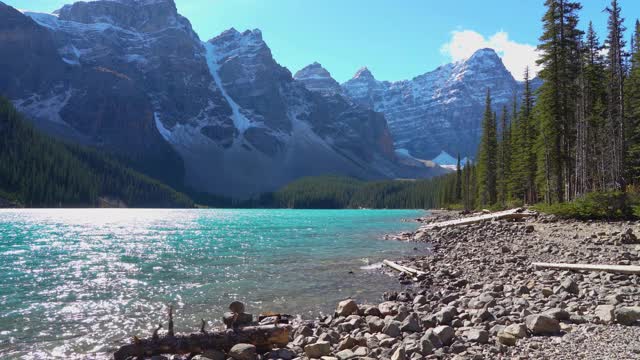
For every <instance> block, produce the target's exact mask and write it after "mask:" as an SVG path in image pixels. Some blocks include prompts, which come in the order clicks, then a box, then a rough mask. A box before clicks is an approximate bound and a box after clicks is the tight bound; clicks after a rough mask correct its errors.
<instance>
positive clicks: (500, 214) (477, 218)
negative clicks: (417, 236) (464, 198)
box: [420, 209, 535, 230]
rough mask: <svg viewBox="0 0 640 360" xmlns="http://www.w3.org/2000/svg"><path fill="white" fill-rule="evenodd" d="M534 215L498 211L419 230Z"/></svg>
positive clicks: (519, 211) (430, 225)
mask: <svg viewBox="0 0 640 360" xmlns="http://www.w3.org/2000/svg"><path fill="white" fill-rule="evenodd" d="M534 215H535V214H534V213H530V212H524V211H522V209H511V210H506V211H499V212H495V213H491V214H486V215H479V216H471V217H466V218H462V219H456V220H449V221H442V222H437V223H431V224H426V225H424V226H422V227H421V228H420V229H421V230H427V229H433V228H442V227H451V226H462V225H471V224H476V223H479V222H483V221H492V220H514V219H523V218H526V217H529V216H534Z"/></svg>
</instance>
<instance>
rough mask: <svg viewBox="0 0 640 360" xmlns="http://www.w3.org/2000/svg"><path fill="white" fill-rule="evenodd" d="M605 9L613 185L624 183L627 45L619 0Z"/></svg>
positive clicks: (608, 120)
mask: <svg viewBox="0 0 640 360" xmlns="http://www.w3.org/2000/svg"><path fill="white" fill-rule="evenodd" d="M605 11H606V12H607V13H608V14H609V20H608V22H607V29H608V30H609V34H608V36H607V39H606V41H605V47H606V49H607V57H606V60H607V73H608V74H607V75H608V79H607V80H608V84H607V92H608V96H607V99H608V102H607V130H608V132H607V134H608V135H609V141H610V144H611V151H610V152H611V154H610V155H611V162H610V163H611V166H610V167H609V175H610V178H609V180H610V182H611V184H610V186H611V187H614V188H618V189H619V188H623V187H624V171H623V170H624V158H625V153H626V142H625V120H624V119H625V116H624V76H625V70H624V56H625V55H624V47H625V41H624V39H623V36H624V31H625V30H626V29H625V27H624V25H623V22H624V19H623V18H622V16H621V14H620V12H621V9H620V6H619V5H618V1H617V0H612V1H611V6H610V7H607V8H606V9H605Z"/></svg>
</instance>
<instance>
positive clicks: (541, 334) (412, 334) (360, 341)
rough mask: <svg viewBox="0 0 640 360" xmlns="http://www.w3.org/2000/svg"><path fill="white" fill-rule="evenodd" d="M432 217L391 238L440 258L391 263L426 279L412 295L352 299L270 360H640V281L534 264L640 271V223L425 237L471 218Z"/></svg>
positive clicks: (502, 226)
mask: <svg viewBox="0 0 640 360" xmlns="http://www.w3.org/2000/svg"><path fill="white" fill-rule="evenodd" d="M427 211H429V215H428V216H426V217H423V218H420V219H417V221H419V222H421V224H422V225H421V226H420V227H419V228H418V229H417V230H416V231H413V232H404V233H401V234H399V235H396V236H391V237H389V238H390V239H392V240H401V241H416V242H428V243H430V244H431V252H430V254H426V255H416V256H409V257H405V258H403V259H390V260H393V261H397V262H398V263H399V264H401V265H404V266H409V267H412V268H415V269H418V270H420V271H424V272H426V274H422V275H420V276H418V277H413V278H412V277H409V276H406V275H405V274H399V275H396V276H397V278H398V281H399V282H400V283H401V284H403V285H406V289H405V290H404V291H401V292H399V293H397V292H395V291H390V292H385V293H384V295H383V296H384V300H385V301H384V302H382V303H380V304H357V303H355V301H353V300H345V301H342V302H341V303H340V304H338V307H337V309H336V312H335V314H334V315H332V316H323V317H321V318H318V319H316V320H310V321H303V320H300V321H298V322H297V323H295V324H294V326H293V332H292V334H293V336H292V338H291V340H292V341H291V342H290V343H289V345H288V349H283V350H279V351H280V352H277V354H279V355H278V356H280V357H273V356H275V354H276V352H275V351H274V352H272V353H273V354H274V355H271V354H266V356H265V358H283V359H285V358H287V357H282V356H281V355H282V354H283V353H282V352H283V351H284V352H285V353H287V352H288V354H289V355H291V356H292V357H291V358H295V357H301V358H303V359H307V358H310V359H312V358H320V357H322V356H324V357H323V358H322V359H327V360H334V359H339V360H347V359H366V360H369V359H371V360H373V359H391V360H403V359H406V360H409V359H411V360H419V359H503V358H504V359H512V358H515V359H529V358H540V359H547V358H549V359H576V358H580V359H607V358H611V357H616V358H618V359H634V358H640V326H638V325H640V306H639V305H640V275H627V274H612V273H605V272H586V271H573V272H569V271H560V270H540V269H535V268H534V267H533V265H532V263H533V262H564V263H592V264H612V265H613V264H615V265H638V264H639V263H640V240H638V239H637V238H636V237H635V235H634V234H639V235H640V222H638V221H633V222H628V221H627V222H603V221H586V222H585V221H577V220H561V219H558V218H556V217H554V216H549V215H538V216H536V217H533V218H529V219H526V220H520V221H507V220H498V221H486V222H482V223H477V224H471V225H465V226H459V227H449V228H439V229H438V228H436V229H429V230H428V231H424V230H423V229H422V226H423V225H425V224H428V223H432V222H438V221H445V220H450V219H453V218H461V217H464V216H461V215H459V214H458V213H457V212H453V211H446V210H436V211H432V210H427ZM383 271H390V270H386V269H385V270H383ZM316 355H318V356H317V357H316Z"/></svg>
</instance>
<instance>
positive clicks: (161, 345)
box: [113, 301, 291, 360]
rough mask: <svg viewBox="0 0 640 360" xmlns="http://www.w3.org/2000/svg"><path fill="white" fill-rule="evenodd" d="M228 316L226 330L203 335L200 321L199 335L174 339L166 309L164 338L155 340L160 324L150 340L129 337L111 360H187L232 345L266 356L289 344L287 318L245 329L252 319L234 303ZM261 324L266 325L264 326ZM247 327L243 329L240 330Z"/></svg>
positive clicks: (170, 312) (276, 317)
mask: <svg viewBox="0 0 640 360" xmlns="http://www.w3.org/2000/svg"><path fill="white" fill-rule="evenodd" d="M229 310H231V313H225V316H224V319H223V320H224V323H225V324H226V325H227V329H226V330H222V331H213V332H207V331H206V330H205V325H206V322H205V321H204V319H202V324H201V325H200V332H199V333H193V334H183V335H175V333H174V331H173V306H169V309H168V316H169V329H168V331H167V334H166V335H164V336H159V335H158V331H160V329H162V324H159V325H158V327H157V328H156V329H155V330H154V331H153V334H152V335H151V338H147V339H139V338H138V337H137V336H134V337H133V344H129V345H124V346H121V347H120V348H119V349H118V351H116V352H115V353H114V354H113V358H114V360H128V359H136V360H140V359H144V358H150V357H152V356H155V355H163V354H173V355H185V354H189V357H188V358H189V359H191V358H192V357H193V356H195V355H198V354H202V353H204V352H205V351H209V350H219V351H224V352H228V351H229V350H230V349H231V348H232V347H233V346H234V345H236V344H252V345H255V347H256V350H257V351H258V352H267V351H269V350H271V349H273V348H274V347H284V346H286V345H287V344H288V343H289V331H290V330H291V326H289V325H288V323H289V320H288V315H281V314H267V315H268V316H266V319H265V318H262V319H261V320H260V321H261V322H262V324H261V325H253V326H249V324H250V323H251V322H252V318H253V316H251V315H250V314H245V313H244V304H242V303H241V302H238V301H234V302H233V303H231V305H230V306H229ZM265 321H267V322H266V323H265ZM271 321H272V322H271ZM243 325H247V326H243Z"/></svg>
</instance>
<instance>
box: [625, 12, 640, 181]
mask: <svg viewBox="0 0 640 360" xmlns="http://www.w3.org/2000/svg"><path fill="white" fill-rule="evenodd" d="M632 45H633V46H632V47H631V69H630V72H629V78H628V80H627V82H626V84H625V87H626V108H627V109H626V114H627V118H628V121H627V123H628V124H629V131H628V135H629V150H628V153H627V167H628V174H629V178H630V181H631V182H633V183H634V184H635V185H638V184H639V183H640V22H639V21H638V20H636V24H635V31H634V35H633V42H632Z"/></svg>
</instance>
